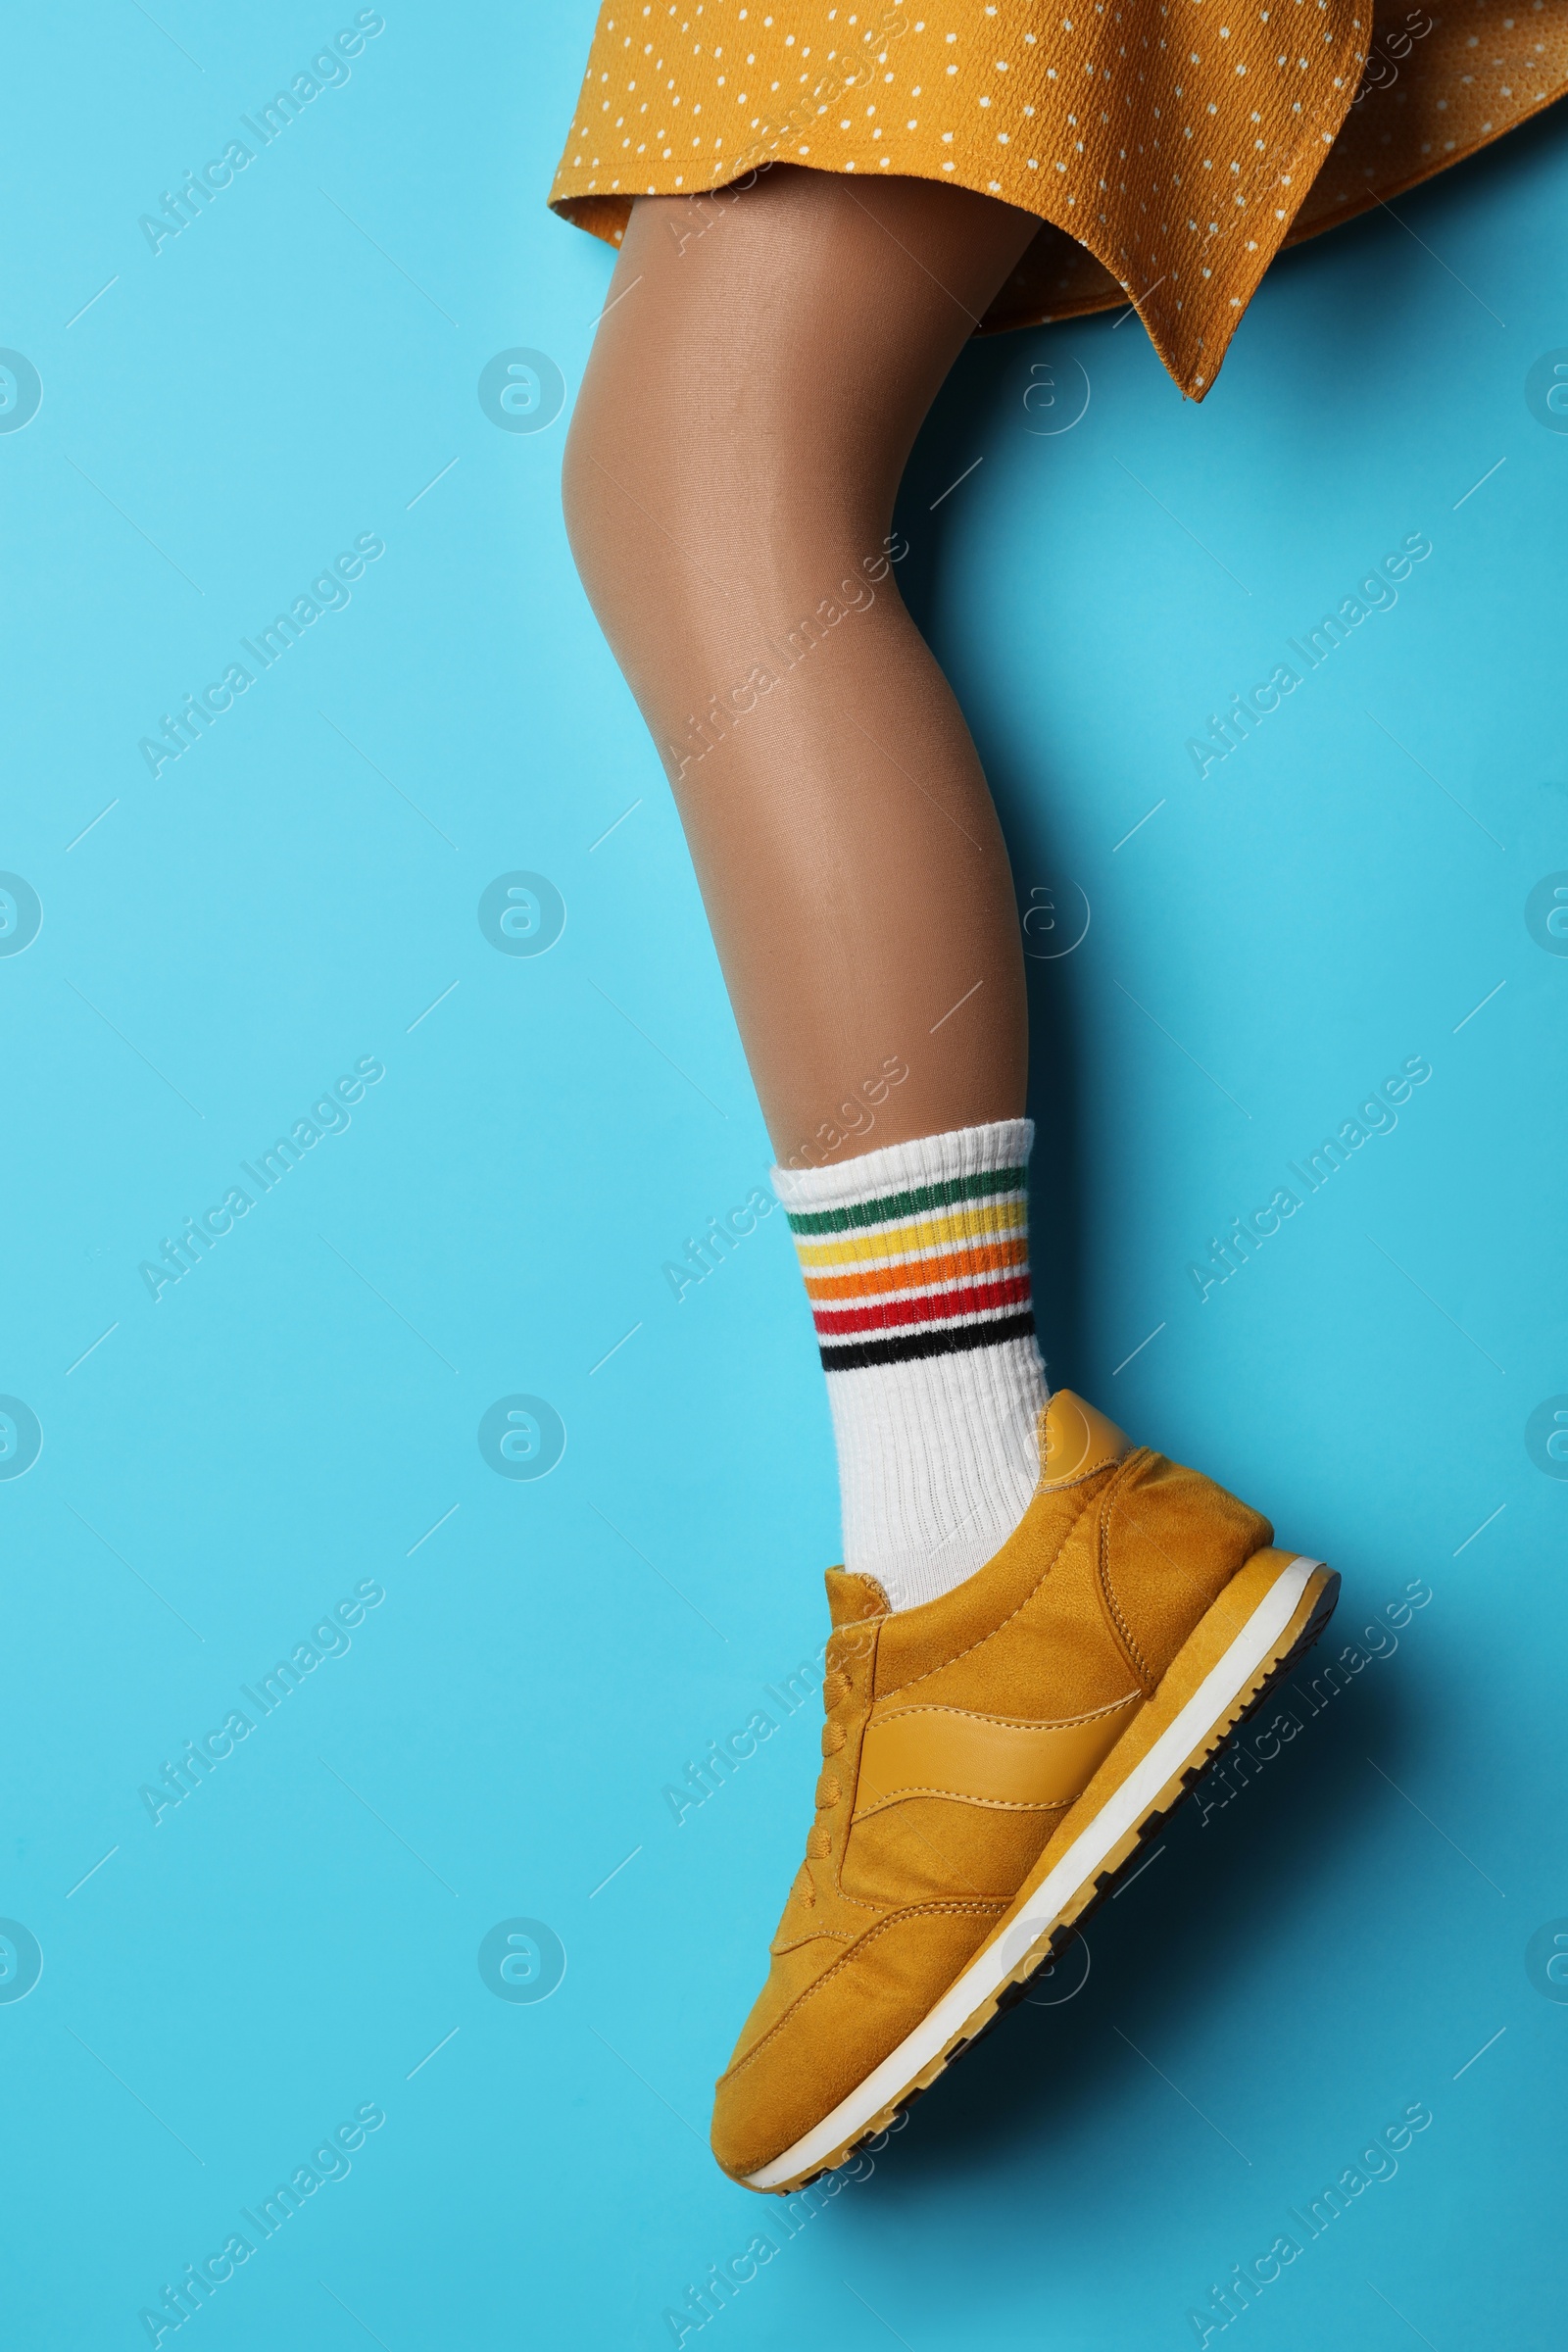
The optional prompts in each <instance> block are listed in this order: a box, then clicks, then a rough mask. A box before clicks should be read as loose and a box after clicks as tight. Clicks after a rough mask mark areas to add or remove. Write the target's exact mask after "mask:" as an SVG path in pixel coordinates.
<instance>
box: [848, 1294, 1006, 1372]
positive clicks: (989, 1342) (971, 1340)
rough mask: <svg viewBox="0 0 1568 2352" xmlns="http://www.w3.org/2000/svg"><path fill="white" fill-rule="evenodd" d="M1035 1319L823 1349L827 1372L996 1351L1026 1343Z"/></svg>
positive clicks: (972, 1325) (964, 1326) (956, 1327)
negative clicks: (1012, 1342) (1004, 1345)
mask: <svg viewBox="0 0 1568 2352" xmlns="http://www.w3.org/2000/svg"><path fill="white" fill-rule="evenodd" d="M1034 1327H1035V1319H1034V1316H1033V1315H1032V1314H1031V1313H1030V1312H1029V1311H1028V1310H1027V1308H1026V1309H1025V1311H1024V1312H1023V1313H1022V1314H1021V1315H999V1316H998V1317H997V1319H996V1321H995V1322H992V1323H957V1324H955V1325H954V1326H953V1328H952V1329H951V1330H949V1331H911V1332H904V1333H901V1334H899V1336H898V1337H897V1338H894V1339H888V1340H852V1341H850V1342H849V1343H848V1345H846V1346H844V1347H839V1348H823V1349H822V1369H823V1371H824V1372H864V1371H868V1370H869V1369H870V1367H871V1366H872V1365H873V1364H911V1363H914V1362H915V1361H916V1360H917V1359H918V1358H919V1357H921V1356H927V1355H964V1354H967V1353H968V1352H969V1350H970V1349H971V1348H995V1347H997V1346H998V1345H999V1344H1000V1343H1001V1342H1002V1341H1003V1340H1026V1339H1028V1338H1029V1337H1030V1336H1031V1334H1032V1333H1033V1331H1034Z"/></svg>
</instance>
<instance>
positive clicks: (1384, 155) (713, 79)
mask: <svg viewBox="0 0 1568 2352" xmlns="http://www.w3.org/2000/svg"><path fill="white" fill-rule="evenodd" d="M1503 5H1507V0H1503ZM1512 8H1513V13H1512V14H1507V15H1505V14H1504V13H1503V6H1499V4H1498V0H1436V4H1435V5H1434V6H1432V7H1430V8H1428V7H1416V8H1411V7H1409V6H1408V5H1407V0H1393V5H1390V6H1385V5H1384V0H1267V5H1260V0H1083V5H1082V6H1081V7H1080V6H1079V5H1078V0H1065V7H1064V8H1063V4H1062V0H1054V5H1048V0H994V4H993V5H985V4H984V0H942V4H941V5H937V6H931V5H927V6H926V7H925V8H924V9H923V10H922V8H921V7H920V6H918V5H914V4H911V5H905V4H904V0H891V4H890V0H868V4H867V5H861V6H859V7H857V8H846V7H843V6H837V7H830V6H828V5H827V4H826V0H761V4H760V5H759V0H744V4H743V0H606V6H605V8H604V10H603V13H602V14H601V16H600V19H599V24H598V28H597V30H596V31H595V34H594V41H593V48H592V51H591V53H590V55H589V59H588V71H587V74H586V77H585V78H584V81H583V87H582V95H581V97H580V98H579V100H578V102H577V114H576V119H575V121H574V123H573V125H572V130H571V136H570V137H569V139H568V140H567V142H566V147H565V152H564V155H563V157H562V159H561V166H560V169H559V171H558V172H557V174H556V180H555V185H554V187H553V188H552V189H551V193H550V201H551V203H552V204H553V205H554V207H555V208H556V210H557V211H558V212H559V213H562V214H563V215H564V217H565V218H566V219H567V220H568V221H576V222H577V223H578V224H579V226H581V227H583V228H587V229H591V230H592V231H593V232H594V234H595V235H596V236H601V237H605V238H607V239H609V241H610V242H611V243H613V244H618V243H619V241H620V239H621V237H622V235H623V234H624V232H625V226H626V221H627V218H628V216H629V214H630V211H631V204H632V199H633V198H634V197H637V196H641V195H650V196H652V195H660V196H671V195H687V196H693V195H700V194H702V193H704V192H705V191H707V190H710V189H713V188H719V187H723V186H725V185H727V184H729V183H730V182H732V181H735V180H737V179H740V178H742V177H744V176H745V174H746V173H748V172H753V171H756V170H757V169H759V168H760V167H761V166H763V165H766V164H769V163H790V164H800V165H805V166H807V167H808V168H809V169H810V170H814V171H819V172H856V173H858V174H859V175H860V176H861V177H864V176H866V175H867V174H870V175H872V176H875V175H876V174H878V173H880V172H889V173H895V172H897V173H905V174H908V175H909V176H912V177H917V178H922V179H951V180H953V181H954V182H955V183H956V184H957V185H959V186H961V187H966V188H974V189H977V190H978V191H979V192H980V193H981V194H983V195H989V196H997V197H1001V198H1002V199H1003V200H1004V201H1005V202H1006V203H1008V204H1014V205H1019V206H1021V207H1022V208H1023V209H1024V210H1025V211H1026V212H1030V213H1033V214H1035V215H1036V217H1037V218H1038V219H1039V221H1041V223H1042V226H1041V229H1040V233H1039V235H1038V236H1037V237H1036V238H1035V239H1034V242H1033V244H1032V245H1031V246H1030V248H1029V251H1028V252H1027V254H1026V255H1025V257H1024V259H1023V261H1022V263H1021V264H1020V265H1019V267H1018V269H1017V270H1016V271H1015V272H1014V274H1013V276H1012V277H1011V278H1010V279H1009V281H1008V283H1007V284H1006V285H1005V287H1004V288H1003V290H1002V292H1001V294H1000V295H999V296H998V298H997V300H996V302H995V303H994V304H993V305H992V308H991V311H990V312H989V314H988V315H987V317H986V319H985V321H984V327H985V329H986V330H992V329H996V328H1001V327H1009V326H1027V325H1034V324H1037V323H1039V322H1040V321H1042V320H1045V319H1065V318H1074V317H1079V316H1081V315H1082V314H1084V313H1086V312H1089V311H1100V310H1105V309H1108V308H1110V307H1111V306H1112V305H1113V304H1116V303H1123V302H1128V301H1135V302H1136V303H1137V305H1138V309H1139V312H1140V314H1141V316H1142V318H1143V319H1144V322H1145V324H1146V326H1147V327H1148V329H1149V332H1150V334H1151V336H1152V339H1153V342H1154V346H1155V348H1156V350H1157V351H1158V353H1159V355H1160V357H1161V359H1162V360H1163V361H1164V362H1165V365H1166V367H1167V368H1169V369H1170V371H1171V373H1172V375H1173V376H1174V377H1175V379H1176V381H1177V383H1178V384H1179V385H1180V386H1181V387H1182V389H1183V391H1185V392H1187V393H1189V394H1191V396H1192V397H1193V398H1194V399H1197V400H1201V398H1202V396H1203V394H1204V393H1205V392H1206V391H1207V389H1208V387H1209V386H1210V384H1212V382H1213V380H1214V376H1215V372H1216V370H1217V369H1218V368H1219V365H1220V362H1221V361H1222V359H1223V358H1224V356H1225V350H1226V346H1227V345H1228V344H1229V342H1230V339H1231V336H1232V335H1233V334H1234V333H1235V331H1236V327H1237V325H1238V323H1239V321H1240V319H1241V316H1242V313H1243V311H1244V310H1245V309H1246V307H1247V305H1248V303H1249V302H1250V299H1251V297H1252V294H1253V291H1254V290H1255V288H1256V286H1257V283H1258V280H1259V279H1260V278H1261V276H1262V274H1263V272H1264V270H1266V269H1267V268H1268V265H1269V263H1270V261H1271V260H1272V259H1273V257H1274V255H1275V254H1276V253H1277V252H1278V250H1279V248H1280V247H1281V246H1282V245H1284V244H1287V243H1296V242H1298V241H1299V239H1300V238H1302V237H1307V236H1311V235H1313V234H1315V233H1316V232H1317V231H1318V230H1319V229H1323V228H1327V227H1329V226H1331V225H1332V224H1333V222H1335V221H1345V220H1348V219H1349V218H1350V217H1351V216H1352V215H1353V214H1355V213H1359V212H1364V211H1366V210H1367V209H1368V207H1369V206H1371V205H1372V204H1374V203H1376V202H1377V201H1378V200H1379V199H1380V198H1388V197H1393V196H1396V195H1397V194H1398V193H1399V192H1400V190H1402V189H1404V188H1409V187H1412V186H1414V185H1415V183H1416V182H1417V181H1418V180H1422V179H1426V178H1428V177H1429V176H1430V175H1431V174H1432V173H1433V172H1441V171H1442V170H1443V168H1444V166H1445V165H1446V164H1452V163H1457V162H1458V161H1459V160H1460V159H1461V157H1463V156H1466V155H1470V154H1473V153H1474V151H1475V150H1476V149H1477V148H1478V147H1483V146H1485V145H1486V144H1487V143H1488V142H1489V141H1490V140H1492V139H1495V138H1498V137H1500V136H1501V134H1502V133H1503V132H1504V131H1505V130H1510V129H1512V127H1513V126H1514V124H1515V123H1522V122H1523V121H1524V120H1525V118H1526V117H1527V116H1529V115H1533V114H1535V113H1537V112H1538V110H1539V109H1540V108H1542V107H1544V106H1546V105H1548V104H1549V103H1550V102H1551V100H1552V99H1554V98H1556V97H1558V96H1559V95H1561V94H1562V92H1563V91H1564V90H1565V88H1568V0H1512Z"/></svg>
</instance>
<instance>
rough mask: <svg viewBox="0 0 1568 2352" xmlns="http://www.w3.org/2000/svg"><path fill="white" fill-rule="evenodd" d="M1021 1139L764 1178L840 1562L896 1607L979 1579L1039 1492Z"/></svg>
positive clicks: (1007, 1124) (1016, 1127)
mask: <svg viewBox="0 0 1568 2352" xmlns="http://www.w3.org/2000/svg"><path fill="white" fill-rule="evenodd" d="M1033 1142H1034V1127H1033V1124H1032V1122H1031V1121H1030V1120H1028V1119H1007V1120H1004V1121H1001V1122H1000V1123H998V1124H997V1125H995V1126H989V1127H960V1128H957V1129H955V1130H954V1131H953V1132H952V1133H951V1134H948V1135H928V1136H922V1137H921V1138H920V1139H919V1140H918V1141H917V1142H914V1143H909V1144H893V1145H890V1146H889V1147H888V1148H887V1149H886V1150H885V1151H881V1152H866V1153H865V1154H864V1155H863V1156H862V1157H861V1158H859V1159H852V1160H846V1161H845V1162H843V1163H842V1165H840V1166H838V1167H835V1168H806V1169H797V1168H775V1169H774V1171H773V1188H774V1190H775V1192H776V1193H777V1194H778V1197H779V1200H780V1201H782V1203H783V1205H784V1209H785V1211H786V1213H787V1215H788V1217H789V1222H790V1230H791V1232H792V1233H793V1235H794V1237H795V1247H796V1249H797V1250H798V1251H799V1253H800V1260H801V1269H802V1272H803V1273H804V1274H805V1277H806V1288H807V1292H808V1294H809V1298H810V1301H811V1309H812V1313H813V1314H814V1316H815V1319H816V1335H817V1341H818V1344H819V1346H820V1348H821V1350H822V1368H823V1370H824V1371H825V1372H826V1374H827V1393H828V1399H829V1402H830V1403H831V1405H832V1408H833V1434H834V1437H835V1440H836V1441H837V1446H838V1457H839V1491H840V1495H841V1498H842V1503H843V1512H844V1564H845V1566H846V1567H847V1568H852V1569H858V1570H861V1571H863V1572H864V1573H865V1574H867V1575H869V1576H874V1577H875V1578H876V1579H877V1581H878V1583H879V1584H880V1585H881V1586H882V1588H883V1590H884V1591H885V1592H886V1593H887V1595H888V1598H889V1599H890V1600H891V1602H892V1603H893V1606H894V1607H895V1608H896V1609H907V1608H912V1607H913V1606H915V1605H916V1604H917V1603H918V1602H920V1601H923V1600H934V1599H935V1598H936V1597H937V1596H938V1594H939V1593H949V1592H951V1591H952V1590H953V1588H954V1586H955V1585H958V1584H961V1583H962V1582H963V1580H964V1578H965V1577H967V1576H972V1575H973V1573H974V1571H975V1570H976V1569H977V1568H981V1567H983V1566H984V1565H985V1563H986V1561H987V1560H989V1559H991V1558H992V1557H993V1555H994V1554H995V1553H996V1552H998V1551H1000V1549H1001V1548H1002V1546H1003V1544H1005V1542H1006V1540H1007V1538H1008V1537H1009V1536H1010V1535H1011V1533H1012V1531H1013V1529H1014V1528H1015V1527H1016V1526H1017V1524H1018V1522H1019V1520H1020V1519H1021V1518H1022V1517H1023V1515H1024V1512H1025V1511H1026V1510H1027V1509H1028V1507H1029V1500H1030V1497H1031V1495H1033V1493H1034V1490H1035V1487H1036V1485H1037V1484H1038V1482H1039V1478H1040V1450H1039V1436H1038V1422H1039V1417H1040V1412H1041V1408H1042V1406H1043V1405H1044V1404H1045V1402H1046V1400H1047V1397H1048V1396H1049V1394H1050V1392H1049V1391H1048V1389H1047V1387H1046V1375H1045V1367H1044V1366H1043V1364H1042V1363H1041V1360H1040V1350H1039V1348H1038V1346H1037V1345H1036V1342H1035V1320H1034V1313H1033V1309H1032V1306H1031V1303H1030V1292H1029V1208H1028V1200H1027V1195H1026V1192H1025V1185H1026V1181H1027V1175H1028V1163H1029V1151H1030V1147H1031V1145H1032V1144H1033Z"/></svg>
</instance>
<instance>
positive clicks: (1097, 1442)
mask: <svg viewBox="0 0 1568 2352" xmlns="http://www.w3.org/2000/svg"><path fill="white" fill-rule="evenodd" d="M1131 1451H1132V1440H1131V1438H1129V1437H1128V1436H1127V1434H1126V1432H1125V1431H1124V1430H1120V1429H1118V1428H1117V1427H1116V1424H1115V1422H1114V1421H1111V1420H1108V1419H1107V1418H1106V1416H1105V1415H1104V1414H1103V1413H1102V1412H1100V1411H1099V1410H1097V1408H1096V1407H1095V1406H1094V1405H1092V1404H1089V1403H1086V1402H1085V1400H1084V1398H1083V1397H1075V1396H1074V1395H1073V1392H1072V1390H1071V1389H1058V1390H1057V1391H1056V1393H1055V1395H1054V1397H1052V1398H1051V1401H1050V1403H1049V1404H1048V1405H1047V1406H1046V1408H1045V1411H1044V1412H1043V1413H1042V1414H1041V1416H1040V1491H1042V1492H1052V1491H1054V1490H1055V1489H1056V1488H1059V1487H1070V1486H1075V1485H1076V1484H1077V1482H1078V1481H1079V1480H1080V1479H1084V1478H1090V1477H1092V1476H1093V1475H1094V1473H1095V1472H1096V1471H1097V1470H1105V1469H1108V1468H1109V1466H1110V1464H1111V1463H1112V1462H1119V1461H1121V1460H1122V1458H1123V1457H1124V1455H1126V1454H1129V1453H1130V1452H1131Z"/></svg>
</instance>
